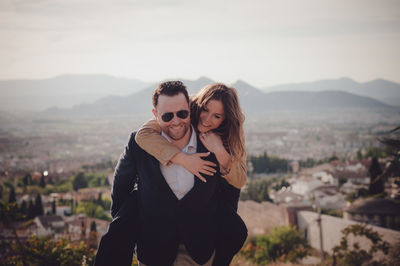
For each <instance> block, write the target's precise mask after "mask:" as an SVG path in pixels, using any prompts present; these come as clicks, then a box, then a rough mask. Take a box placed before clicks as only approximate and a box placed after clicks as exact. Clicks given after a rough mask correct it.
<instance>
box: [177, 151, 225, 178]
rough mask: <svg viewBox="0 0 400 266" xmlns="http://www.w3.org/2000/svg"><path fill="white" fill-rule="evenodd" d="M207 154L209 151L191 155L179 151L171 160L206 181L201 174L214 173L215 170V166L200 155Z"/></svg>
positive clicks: (204, 155)
mask: <svg viewBox="0 0 400 266" xmlns="http://www.w3.org/2000/svg"><path fill="white" fill-rule="evenodd" d="M208 155H210V152H205V153H195V154H191V155H189V154H185V153H183V152H179V153H177V154H176V155H175V156H174V157H172V159H171V162H173V163H177V164H179V165H181V166H183V167H185V168H186V170H188V171H189V172H191V173H192V174H194V175H195V176H197V177H198V178H199V179H200V180H201V181H203V182H207V180H206V179H205V178H204V177H202V176H201V174H206V175H214V174H215V172H216V170H215V168H213V167H216V166H217V165H216V164H215V163H213V162H210V161H206V160H203V159H201V157H207V156H208Z"/></svg>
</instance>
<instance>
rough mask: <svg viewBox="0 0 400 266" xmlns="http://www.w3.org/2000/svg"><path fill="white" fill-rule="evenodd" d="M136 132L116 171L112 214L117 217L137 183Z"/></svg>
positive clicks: (112, 195)
mask: <svg viewBox="0 0 400 266" xmlns="http://www.w3.org/2000/svg"><path fill="white" fill-rule="evenodd" d="M135 145H136V144H135V133H132V134H131V136H130V138H129V142H128V145H127V146H126V147H125V150H124V152H123V153H122V155H121V157H120V158H119V161H118V164H117V166H116V168H115V172H114V181H113V185H112V191H111V199H112V203H111V216H112V217H113V218H115V216H116V214H117V212H118V211H119V209H120V208H121V206H122V204H123V203H124V201H125V200H126V199H127V198H128V195H129V193H131V192H132V191H133V190H134V188H135V184H137V175H136V174H137V170H136V161H135V153H134V149H135Z"/></svg>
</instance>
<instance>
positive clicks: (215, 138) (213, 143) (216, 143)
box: [200, 131, 225, 154]
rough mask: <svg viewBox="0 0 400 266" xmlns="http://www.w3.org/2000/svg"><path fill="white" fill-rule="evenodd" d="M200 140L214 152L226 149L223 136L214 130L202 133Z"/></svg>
mask: <svg viewBox="0 0 400 266" xmlns="http://www.w3.org/2000/svg"><path fill="white" fill-rule="evenodd" d="M200 140H201V142H202V143H203V145H204V147H206V148H207V150H209V151H210V152H212V153H214V154H217V153H218V152H219V151H221V149H225V148H224V144H223V143H222V139H221V137H220V136H219V135H217V134H215V133H214V132H211V131H209V132H206V133H200Z"/></svg>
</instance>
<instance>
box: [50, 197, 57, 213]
mask: <svg viewBox="0 0 400 266" xmlns="http://www.w3.org/2000/svg"><path fill="white" fill-rule="evenodd" d="M56 212H57V210H56V201H55V200H53V201H52V202H51V213H52V214H56Z"/></svg>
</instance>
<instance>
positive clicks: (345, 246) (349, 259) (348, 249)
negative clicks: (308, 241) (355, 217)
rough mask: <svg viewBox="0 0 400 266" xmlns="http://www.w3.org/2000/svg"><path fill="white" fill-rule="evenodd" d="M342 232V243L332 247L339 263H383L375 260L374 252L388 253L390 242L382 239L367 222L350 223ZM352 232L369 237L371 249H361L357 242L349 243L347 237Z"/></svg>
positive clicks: (334, 256)
mask: <svg viewBox="0 0 400 266" xmlns="http://www.w3.org/2000/svg"><path fill="white" fill-rule="evenodd" d="M342 233H343V236H342V239H341V240H340V244H339V245H337V246H335V247H333V249H332V250H333V258H334V260H335V261H336V262H337V263H338V264H339V265H344V266H352V265H363V264H364V263H367V262H368V263H369V265H381V263H380V262H379V261H375V260H374V253H376V252H379V251H382V252H383V253H384V254H388V252H389V247H390V246H389V243H387V242H386V241H384V240H382V238H381V236H380V235H379V234H378V233H377V232H376V231H374V230H373V229H372V228H371V227H368V226H367V225H365V224H353V225H349V226H347V227H346V228H344V229H343V230H342ZM350 234H352V235H354V236H358V237H365V238H367V239H369V240H370V241H371V247H370V249H369V250H364V249H361V248H360V245H359V244H358V243H357V242H356V243H354V244H353V245H349V243H348V239H347V238H348V236H349V235H350Z"/></svg>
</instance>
